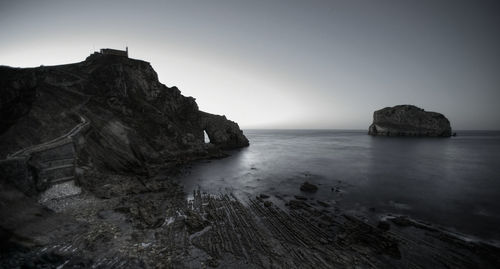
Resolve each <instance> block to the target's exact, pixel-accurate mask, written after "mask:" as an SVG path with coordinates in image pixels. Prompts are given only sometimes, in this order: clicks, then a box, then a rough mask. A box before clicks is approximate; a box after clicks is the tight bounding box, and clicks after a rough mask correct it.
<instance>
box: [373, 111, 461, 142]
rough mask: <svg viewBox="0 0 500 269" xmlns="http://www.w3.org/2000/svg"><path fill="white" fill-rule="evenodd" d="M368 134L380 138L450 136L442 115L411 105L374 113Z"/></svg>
mask: <svg viewBox="0 0 500 269" xmlns="http://www.w3.org/2000/svg"><path fill="white" fill-rule="evenodd" d="M368 133H369V134H370V135H380V136H434V137H449V136H451V135H452V133H451V126H450V121H449V120H448V119H447V118H446V117H445V116H443V114H440V113H436V112H428V111H424V110H423V109H421V108H418V107H416V106H412V105H398V106H394V107H386V108H383V109H380V110H377V111H375V112H374V113H373V123H372V125H370V128H369V130H368Z"/></svg>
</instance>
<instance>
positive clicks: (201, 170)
mask: <svg viewBox="0 0 500 269" xmlns="http://www.w3.org/2000/svg"><path fill="white" fill-rule="evenodd" d="M244 133H245V135H246V136H247V137H248V139H249V140H250V147H248V148H244V149H241V150H236V151H231V152H230V154H231V156H230V157H228V158H224V159H220V160H211V161H202V162H199V163H196V164H194V165H193V166H192V169H190V170H189V172H188V173H187V174H185V175H183V176H182V178H181V179H180V181H181V182H183V184H184V186H185V190H186V191H187V192H192V191H193V190H194V189H201V190H202V191H206V192H209V193H214V194H217V193H226V192H233V193H235V194H236V195H237V196H238V197H240V198H243V199H245V197H247V198H248V197H255V196H256V195H259V194H261V193H265V194H268V195H271V200H272V201H273V202H275V203H276V204H278V205H282V204H284V201H286V200H287V199H292V198H293V195H302V196H307V197H309V198H312V199H318V200H323V201H328V202H330V203H332V204H336V205H337V206H339V207H341V208H342V209H345V210H352V211H354V212H359V213H362V214H367V215H370V216H372V217H373V216H375V217H377V216H382V215H383V214H388V213H390V214H400V215H407V216H410V217H412V218H414V219H418V220H421V221H425V222H429V223H433V224H435V225H438V226H441V227H444V228H446V229H448V230H451V231H455V232H459V233H463V234H466V235H471V236H474V237H477V238H480V239H483V240H488V241H492V242H494V243H496V244H498V242H500V132H499V131H458V132H457V133H458V136H456V137H452V138H409V137H402V138H395V137H372V136H369V135H367V132H366V131H364V130H363V131H358V130H356V131H344V130H338V131H336V130H245V131H244ZM304 181H309V182H310V183H314V184H316V185H318V187H319V191H318V192H317V193H315V194H306V193H303V192H301V191H300V189H299V188H300V185H301V184H302V183H303V182H304Z"/></svg>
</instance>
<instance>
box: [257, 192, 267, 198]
mask: <svg viewBox="0 0 500 269" xmlns="http://www.w3.org/2000/svg"><path fill="white" fill-rule="evenodd" d="M259 197H260V198H261V199H267V198H269V195H267V194H264V193H261V194H260V196H259Z"/></svg>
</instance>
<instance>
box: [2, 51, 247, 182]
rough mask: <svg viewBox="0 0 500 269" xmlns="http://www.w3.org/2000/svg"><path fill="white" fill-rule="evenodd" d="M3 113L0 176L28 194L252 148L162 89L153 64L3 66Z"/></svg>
mask: <svg viewBox="0 0 500 269" xmlns="http://www.w3.org/2000/svg"><path fill="white" fill-rule="evenodd" d="M0 111H1V116H0V121H1V122H0V123H1V124H0V142H1V143H0V159H4V161H2V164H0V167H2V168H0V173H3V175H7V176H6V177H9V178H10V179H12V176H9V175H11V174H12V173H13V174H15V175H17V176H19V175H20V176H21V179H19V178H17V179H15V180H14V181H17V182H25V183H26V182H28V183H26V184H27V185H30V184H31V189H30V190H28V189H26V188H28V187H29V186H24V187H22V188H21V189H22V190H23V191H24V190H28V191H33V190H32V189H33V186H37V190H39V191H40V190H41V189H44V188H46V185H47V184H49V183H50V181H53V180H56V181H64V180H71V179H72V178H74V177H79V176H81V175H85V174H88V173H92V174H95V173H100V174H106V173H112V174H114V173H119V174H120V173H121V174H134V175H148V174H151V172H152V171H154V169H155V168H157V167H160V166H165V165H168V164H170V165H172V166H173V165H175V164H178V163H179V162H184V161H189V160H193V159H198V158H207V157H220V156H223V155H224V153H222V151H221V149H233V148H239V147H244V146H248V144H249V143H248V140H247V138H246V137H245V136H244V135H243V132H242V131H241V130H240V128H239V127H238V124H236V123H235V122H232V121H230V120H227V119H226V118H225V117H224V116H218V115H212V114H209V113H205V112H202V111H200V110H199V109H198V105H197V104H196V102H195V99H194V98H192V97H185V96H183V95H182V94H181V92H180V91H179V89H177V88H176V87H171V88H169V87H166V86H165V85H163V84H161V83H160V82H159V81H158V77H157V74H156V72H155V71H154V70H153V68H152V67H151V65H150V64H149V63H148V62H145V61H140V60H134V59H129V58H127V57H120V56H114V55H103V54H100V53H94V54H92V55H90V56H89V57H88V58H87V59H86V60H85V61H83V62H80V63H75V64H67V65H59V66H50V67H45V66H41V67H38V68H11V67H5V66H1V67H0ZM204 131H206V132H207V134H208V136H209V137H210V139H211V141H212V143H210V144H206V143H205V142H204V133H203V132H204ZM23 167H24V168H25V170H26V171H20V169H21V170H22V168H23ZM30 182H31V183H30ZM14 183H16V182H14ZM32 183H34V185H33V184H32ZM23 184H24V183H23ZM26 184H25V185H26Z"/></svg>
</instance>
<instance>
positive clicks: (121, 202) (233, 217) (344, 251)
mask: <svg viewBox="0 0 500 269" xmlns="http://www.w3.org/2000/svg"><path fill="white" fill-rule="evenodd" d="M117 180H118V178H117ZM119 180H120V181H121V182H122V184H121V185H112V187H111V189H100V190H101V191H102V193H99V192H98V193H91V192H89V191H86V190H84V191H83V192H82V193H81V194H77V195H73V196H69V197H65V198H61V199H58V200H51V201H48V202H47V203H45V205H46V206H48V207H49V208H51V209H52V210H54V211H55V212H45V211H44V209H42V207H41V206H37V205H36V204H31V205H28V206H27V205H24V207H25V209H29V210H33V208H37V210H41V211H43V213H41V215H40V216H38V217H35V220H34V221H33V222H34V223H35V224H37V225H34V226H32V227H31V230H30V229H28V230H26V229H17V230H16V229H14V230H13V231H11V232H12V234H13V235H16V236H18V237H19V238H22V237H23V236H24V237H26V238H29V240H28V241H27V240H26V239H24V240H16V239H14V240H13V238H14V236H11V237H10V241H12V240H13V242H14V243H15V244H17V247H16V248H11V249H10V250H14V251H13V252H12V251H11V253H8V254H7V256H4V255H2V257H1V258H0V265H4V266H7V267H16V264H17V265H20V264H19V263H20V262H25V263H26V262H28V263H29V264H35V265H36V264H51V265H53V266H60V265H63V264H64V266H65V267H71V266H76V265H78V264H80V265H84V266H97V267H99V266H100V267H106V268H107V267H111V268H130V267H140V268H155V267H174V268H189V267H201V268H205V267H217V268H229V267H234V266H245V267H247V268H262V267H263V268H304V267H314V268H329V267H331V266H339V267H345V268H354V267H355V266H361V267H363V268H391V267H394V268H396V267H397V268H400V267H403V268H404V267H412V266H424V267H428V266H432V267H435V268H440V267H442V268H444V267H446V266H452V267H454V268H467V267H470V266H471V265H474V266H476V267H483V268H494V267H496V266H498V265H499V264H500V260H499V258H498V257H500V255H499V254H500V249H499V248H497V247H495V246H490V245H488V244H484V243H481V242H468V241H465V240H463V238H457V237H454V236H452V235H450V234H449V233H445V232H443V231H441V230H439V229H436V228H435V227H433V226H426V225H422V224H421V223H420V222H418V221H414V220H411V219H409V218H397V217H396V218H395V219H397V220H396V221H394V220H389V221H386V222H385V223H386V224H383V225H381V224H378V225H377V223H372V222H370V221H369V219H368V218H367V219H363V218H359V217H357V216H355V215H354V214H350V213H349V212H348V211H346V210H344V209H342V208H341V207H340V206H339V205H337V204H333V205H332V204H328V203H324V202H321V201H318V200H311V199H306V200H304V199H302V198H301V197H295V199H289V200H288V203H287V206H286V208H285V209H283V208H282V207H281V206H278V205H277V204H276V203H275V202H273V201H274V200H273V199H274V198H275V197H270V196H267V195H261V196H259V197H248V202H245V201H241V200H240V199H238V198H237V197H236V196H235V195H234V194H232V193H226V194H212V193H203V192H202V191H200V190H197V191H195V192H194V193H193V199H192V200H187V199H186V194H187V193H186V192H184V190H183V186H182V184H178V183H176V182H175V181H176V179H174V178H170V179H169V178H160V177H154V179H153V178H151V179H148V180H145V181H144V185H143V186H142V187H141V185H142V184H138V182H137V180H135V179H134V178H133V177H120V178H119ZM297 187H298V188H299V187H300V186H297ZM3 191H4V192H5V191H7V192H9V191H10V192H11V193H12V192H15V190H12V189H10V190H9V189H3ZM98 196H101V198H99V197H98ZM297 198H299V199H297ZM2 211H3V210H2ZM4 213H5V212H4ZM52 219H59V220H60V221H59V222H58V223H54V222H51V220H52ZM23 221H24V220H23ZM387 224H388V226H387ZM62 227H69V228H65V229H62ZM387 228H388V229H387ZM46 230H50V231H51V232H50V238H49V239H48V238H46V235H45V236H44V234H43V233H42V234H40V233H41V232H42V231H46ZM30 237H31V238H30ZM26 242H29V244H26ZM28 246H31V247H28ZM16 249H17V250H16ZM7 250H9V249H7ZM457 253H462V255H457Z"/></svg>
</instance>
